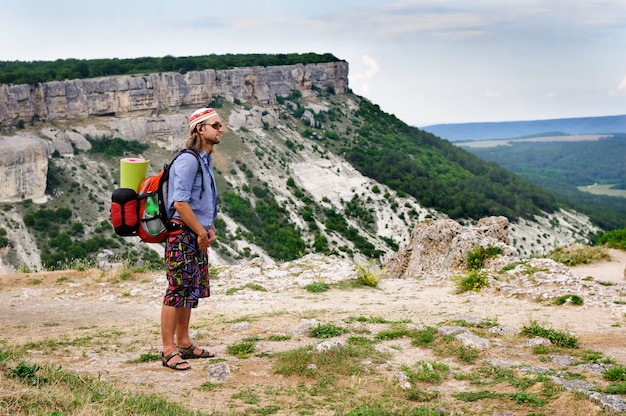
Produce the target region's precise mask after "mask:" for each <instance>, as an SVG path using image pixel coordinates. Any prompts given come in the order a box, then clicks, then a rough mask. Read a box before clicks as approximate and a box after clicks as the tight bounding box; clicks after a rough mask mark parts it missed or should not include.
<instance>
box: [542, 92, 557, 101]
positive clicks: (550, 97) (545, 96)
mask: <svg viewBox="0 0 626 416" xmlns="http://www.w3.org/2000/svg"><path fill="white" fill-rule="evenodd" d="M555 98H556V93H555V92H554V91H548V92H546V93H544V94H543V95H542V96H541V99H542V100H543V101H546V100H554V99H555Z"/></svg>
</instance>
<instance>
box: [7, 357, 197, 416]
mask: <svg viewBox="0 0 626 416" xmlns="http://www.w3.org/2000/svg"><path fill="white" fill-rule="evenodd" d="M0 355H1V356H2V358H3V359H2V362H1V363H0V364H1V366H0V380H2V387H3V392H4V393H6V394H2V396H1V399H0V411H1V412H3V413H2V414H37V415H66V414H67V415H70V414H81V415H112V414H119V415H131V414H132V415H155V414H158V415H165V416H176V415H178V416H192V415H193V416H197V415H200V413H198V412H195V411H191V410H188V409H185V408H184V407H183V406H181V405H179V404H176V403H170V402H168V401H166V400H164V399H163V398H161V397H159V396H157V395H154V394H153V395H143V394H136V393H133V392H128V391H124V390H122V389H119V388H116V387H115V386H113V385H112V384H110V383H106V382H103V381H100V380H99V379H97V378H94V377H91V376H88V375H84V374H82V375H77V374H74V373H72V372H68V371H65V370H63V369H62V368H60V367H58V366H52V365H41V366H40V365H38V364H32V363H27V362H24V361H19V362H18V363H17V364H16V365H14V366H11V362H10V360H11V358H12V354H11V353H6V352H3V353H2V354H0ZM4 412H6V413H4Z"/></svg>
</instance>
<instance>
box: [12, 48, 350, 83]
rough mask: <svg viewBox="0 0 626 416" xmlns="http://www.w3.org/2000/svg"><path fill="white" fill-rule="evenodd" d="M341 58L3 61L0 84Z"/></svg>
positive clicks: (249, 56) (309, 55) (277, 56)
mask: <svg viewBox="0 0 626 416" xmlns="http://www.w3.org/2000/svg"><path fill="white" fill-rule="evenodd" d="M338 61H340V60H339V59H337V58H336V57H335V56H334V55H332V54H329V53H327V54H316V53H303V54H296V53H292V54H226V55H215V54H211V55H203V56H183V57H174V56H171V55H167V56H164V57H143V58H129V59H118V58H112V59H73V58H70V59H57V60H55V61H0V84H37V83H40V82H48V81H63V80H69V79H82V78H95V77H106V76H115V75H134V74H141V75H144V74H150V73H159V72H179V73H183V74H184V73H186V72H189V71H202V70H205V69H215V70H218V69H232V68H242V67H253V66H278V65H295V64H310V63H328V62H338Z"/></svg>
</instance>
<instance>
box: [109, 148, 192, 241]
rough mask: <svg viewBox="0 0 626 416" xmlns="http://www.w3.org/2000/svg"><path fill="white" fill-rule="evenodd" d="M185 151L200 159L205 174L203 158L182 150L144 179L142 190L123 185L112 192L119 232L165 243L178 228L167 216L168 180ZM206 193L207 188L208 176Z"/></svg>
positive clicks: (115, 227) (115, 219)
mask: <svg viewBox="0 0 626 416" xmlns="http://www.w3.org/2000/svg"><path fill="white" fill-rule="evenodd" d="M183 153H190V154H193V155H194V156H195V157H196V160H197V161H198V172H199V173H202V164H201V162H200V157H199V156H198V154H197V153H196V152H194V151H193V150H189V149H185V150H181V151H180V152H178V153H177V154H176V156H174V158H173V159H172V160H171V162H170V163H168V164H165V165H164V166H163V169H162V170H161V171H160V172H159V173H157V174H156V175H154V176H148V177H146V178H144V179H143V180H142V181H141V184H140V185H139V192H138V193H137V192H135V191H134V190H133V189H127V188H119V189H116V190H115V191H113V194H112V195H111V211H110V213H111V223H112V224H113V228H114V230H115V233H116V234H117V235H119V236H122V237H130V236H138V237H139V238H141V240H142V241H144V242H146V243H162V242H164V241H165V239H166V238H167V235H168V234H169V233H170V232H172V231H174V229H175V228H174V227H173V226H172V225H170V218H169V217H168V215H167V207H166V204H167V182H168V179H169V176H170V175H169V173H170V166H172V163H174V161H175V160H176V158H178V156H180V155H181V154H183ZM201 177H202V192H203V191H204V175H202V174H201Z"/></svg>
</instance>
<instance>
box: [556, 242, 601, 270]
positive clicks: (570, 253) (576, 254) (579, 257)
mask: <svg viewBox="0 0 626 416" xmlns="http://www.w3.org/2000/svg"><path fill="white" fill-rule="evenodd" d="M548 257H549V258H551V259H552V260H554V261H558V262H559V263H563V264H565V265H566V266H570V267H571V266H576V265H578V264H589V263H593V262H596V261H599V260H609V259H610V256H609V252H608V251H607V249H606V248H604V247H589V246H575V247H569V248H562V247H559V248H557V249H556V250H554V251H553V252H552V253H550V255H549V256H548Z"/></svg>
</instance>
